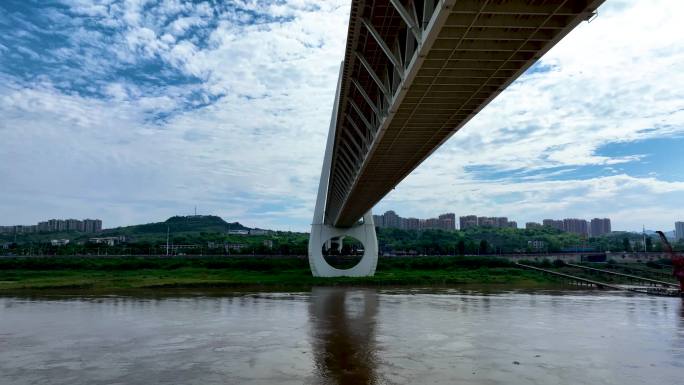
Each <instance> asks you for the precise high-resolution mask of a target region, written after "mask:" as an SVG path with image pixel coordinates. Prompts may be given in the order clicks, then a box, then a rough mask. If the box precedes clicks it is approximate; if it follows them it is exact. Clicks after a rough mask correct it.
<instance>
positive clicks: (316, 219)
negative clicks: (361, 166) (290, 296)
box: [309, 63, 378, 277]
mask: <svg viewBox="0 0 684 385" xmlns="http://www.w3.org/2000/svg"><path fill="white" fill-rule="evenodd" d="M343 65H344V63H343V64H342V65H340V74H339V78H338V80H337V91H336V92H335V104H333V111H332V118H331V119H330V128H329V129H328V140H327V142H326V145H325V154H324V155H323V167H322V169H321V180H320V182H319V184H318V197H317V198H316V207H315V208H314V216H313V222H312V223H311V234H310V235H309V266H310V267H311V274H313V276H314V277H366V276H372V275H374V274H375V267H376V266H377V264H378V238H377V236H376V235H375V225H374V224H373V215H372V214H371V210H368V212H367V213H366V214H365V215H364V216H363V218H362V221H360V222H357V223H355V224H354V225H352V226H351V227H335V226H333V225H331V224H329V223H330V221H329V220H327V218H326V212H325V209H326V199H327V197H328V187H329V182H330V166H331V164H332V156H333V147H334V146H335V128H336V127H337V109H338V105H339V99H340V87H341V83H342V69H343ZM346 236H351V237H354V238H356V239H358V240H359V241H360V242H361V243H362V244H363V258H361V261H359V263H358V264H357V265H356V266H354V267H352V268H350V269H337V268H334V267H332V266H330V264H328V262H326V261H325V258H324V257H323V245H324V244H327V245H330V240H331V239H332V238H339V246H338V247H339V250H342V240H343V239H344V237H346Z"/></svg>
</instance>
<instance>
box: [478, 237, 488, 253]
mask: <svg viewBox="0 0 684 385" xmlns="http://www.w3.org/2000/svg"><path fill="white" fill-rule="evenodd" d="M488 248H489V245H488V244H487V240H485V239H483V240H481V241H480V254H487V249H488Z"/></svg>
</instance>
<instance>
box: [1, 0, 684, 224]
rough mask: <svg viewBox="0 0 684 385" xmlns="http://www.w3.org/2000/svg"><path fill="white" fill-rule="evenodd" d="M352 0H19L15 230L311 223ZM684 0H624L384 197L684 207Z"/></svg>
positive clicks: (11, 47) (681, 213) (618, 218)
mask: <svg viewBox="0 0 684 385" xmlns="http://www.w3.org/2000/svg"><path fill="white" fill-rule="evenodd" d="M348 12H349V1H309V0H298V1H276V2H267V1H214V2H199V1H198V2H180V1H157V0H154V1H153V0H150V1H146V0H137V1H24V0H22V1H13V0H9V1H3V2H0V181H2V182H0V225H9V224H30V223H35V222H37V221H39V220H43V219H46V218H53V217H57V218H67V217H76V218H85V217H98V218H102V219H103V221H104V225H105V226H106V227H111V226H117V225H126V224H135V223H142V222H151V221H158V220H163V219H165V218H167V217H169V216H171V215H176V214H189V213H191V212H192V210H193V207H194V206H195V205H197V207H198V210H199V211H200V212H201V213H211V214H216V215H220V216H222V217H224V218H226V219H227V220H238V221H240V222H242V223H244V224H246V225H250V226H259V227H270V228H277V229H285V230H287V229H292V230H307V225H308V223H310V220H311V215H312V210H313V204H314V199H315V192H316V188H317V183H318V176H319V173H320V165H321V161H322V156H323V149H324V142H325V136H326V134H327V132H326V130H327V127H328V121H329V118H330V111H331V108H332V100H333V93H334V87H335V84H336V76H337V68H338V65H339V62H340V60H341V59H342V56H343V54H344V42H345V34H346V24H347V20H348ZM682 17H684V3H683V2H681V1H679V0H657V1H655V0H654V1H648V2H643V1H624V0H623V1H617V0H616V1H611V0H607V1H606V3H605V4H604V5H603V6H602V7H601V8H600V9H599V16H598V17H597V18H596V19H594V20H593V21H592V22H591V23H583V24H582V25H581V26H580V27H578V28H577V29H576V30H575V31H573V32H572V33H571V34H570V35H569V36H567V37H566V38H565V39H564V40H563V41H562V42H561V43H559V44H558V45H557V46H556V47H555V48H554V49H553V50H551V51H550V52H549V53H548V54H547V55H546V56H544V57H543V58H542V60H541V61H540V62H539V63H538V64H536V65H535V66H534V67H533V68H532V69H530V70H529V71H528V73H527V74H525V75H524V76H523V77H522V78H520V79H519V80H518V81H516V82H515V83H514V84H513V85H512V86H511V87H509V89H507V90H506V91H505V92H504V93H502V94H501V95H500V96H499V97H498V98H497V99H496V100H495V101H494V102H492V103H491V104H490V105H489V106H488V107H486V108H485V109H484V110H483V111H482V113H481V114H479V115H478V116H477V117H476V118H475V119H473V120H472V121H471V122H469V124H468V125H467V126H466V127H464V128H463V129H462V130H461V131H460V132H458V133H457V134H456V135H455V136H454V137H453V138H452V139H451V140H449V141H448V142H447V143H446V144H445V145H444V146H443V147H442V148H440V149H439V150H438V151H437V152H436V153H435V154H434V155H433V156H432V157H431V158H430V159H428V160H427V161H426V162H425V163H424V164H423V165H421V166H420V167H419V168H418V169H416V171H415V172H414V173H413V174H412V175H411V176H409V177H408V178H407V179H406V180H405V181H403V182H402V183H401V184H400V185H399V186H398V187H397V188H396V189H395V190H394V191H393V192H392V193H390V194H389V195H388V196H387V197H386V198H385V199H384V200H383V201H382V202H381V203H379V204H378V205H377V207H376V208H375V209H374V210H375V211H376V212H382V211H384V210H387V209H394V210H396V211H397V212H398V213H399V214H401V215H403V216H417V217H429V216H434V215H436V214H439V213H441V212H447V211H449V212H455V213H456V214H457V215H466V214H471V213H473V214H478V215H506V216H508V217H509V218H512V219H515V220H517V221H518V222H519V223H524V222H525V221H532V220H534V221H540V220H541V219H543V218H562V217H583V218H592V217H596V216H599V217H604V216H608V217H611V218H612V219H613V227H614V228H616V229H626V230H636V229H640V228H641V225H642V224H644V225H646V227H648V228H663V229H671V228H672V227H673V222H674V221H675V220H684V206H683V205H682V201H683V197H684V151H683V150H682V148H684V71H683V70H682V69H683V68H684V44H682V43H681V36H684V25H683V24H682V23H681V22H680V20H681V19H682Z"/></svg>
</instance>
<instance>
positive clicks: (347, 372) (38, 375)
mask: <svg viewBox="0 0 684 385" xmlns="http://www.w3.org/2000/svg"><path fill="white" fill-rule="evenodd" d="M242 383H245V384H277V385H284V384H483V385H484V384H591V385H600V384H620V385H630V384H653V385H657V384H668V385H675V384H684V307H683V305H682V299H679V298H659V297H647V296H639V295H635V296H632V295H624V294H621V293H610V292H609V293H600V294H599V293H597V292H578V291H569V292H563V291H531V292H530V291H525V292H520V291H512V292H491V291H486V292H485V291H478V290H472V291H460V290H448V289H444V290H437V291H435V290H399V291H397V290H376V289H359V288H314V289H312V290H311V291H310V292H304V293H241V294H229V293H223V294H221V293H218V294H217V293H213V294H211V295H205V294H202V293H196V292H192V293H190V292H189V293H181V292H175V293H173V294H172V295H168V296H163V295H162V296H154V297H150V296H131V295H126V296H105V297H103V296H99V297H88V296H60V295H54V296H41V297H27V296H5V297H0V384H2V385H4V384H16V385H23V384H69V385H78V384H89V385H91V384H146V385H147V384H203V385H204V384H242Z"/></svg>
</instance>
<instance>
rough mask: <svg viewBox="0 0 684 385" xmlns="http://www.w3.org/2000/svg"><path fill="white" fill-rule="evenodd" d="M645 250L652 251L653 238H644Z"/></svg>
mask: <svg viewBox="0 0 684 385" xmlns="http://www.w3.org/2000/svg"><path fill="white" fill-rule="evenodd" d="M646 250H647V251H653V240H651V237H648V238H646Z"/></svg>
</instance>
